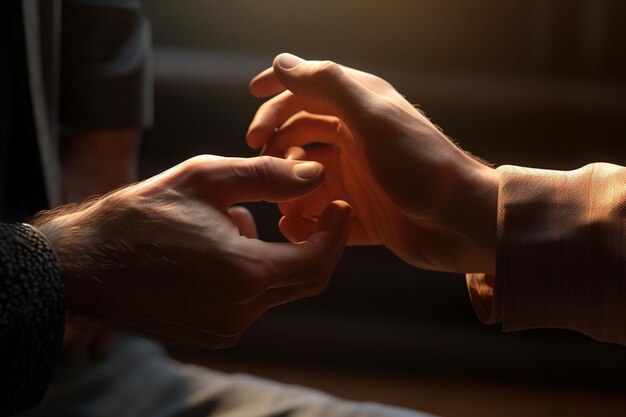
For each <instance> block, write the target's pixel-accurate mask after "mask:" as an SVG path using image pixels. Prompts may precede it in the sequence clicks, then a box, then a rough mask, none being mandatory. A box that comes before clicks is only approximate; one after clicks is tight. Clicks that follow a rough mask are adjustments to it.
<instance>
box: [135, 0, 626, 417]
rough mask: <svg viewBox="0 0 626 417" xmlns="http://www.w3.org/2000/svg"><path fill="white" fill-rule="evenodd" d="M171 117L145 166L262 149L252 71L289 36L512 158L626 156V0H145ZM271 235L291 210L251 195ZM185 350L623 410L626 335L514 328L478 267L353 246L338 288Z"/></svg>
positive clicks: (274, 367) (307, 378) (540, 402)
mask: <svg viewBox="0 0 626 417" xmlns="http://www.w3.org/2000/svg"><path fill="white" fill-rule="evenodd" d="M144 6H145V12H146V14H147V15H148V16H149V18H150V19H151V22H152V29H153V37H154V43H155V53H154V71H155V77H156V85H155V124H154V127H153V128H152V129H151V130H150V131H149V132H148V133H147V134H146V136H145V138H144V143H143V149H142V161H141V175H142V176H143V177H147V176H150V175H152V174H155V173H157V172H159V171H161V170H163V169H165V168H167V167H169V166H171V165H173V164H175V163H178V162H180V161H182V160H184V159H185V158H187V157H190V156H193V155H196V154H200V153H210V154H219V155H236V156H252V155H254V154H255V153H254V152H253V151H251V150H250V149H248V148H247V147H246V145H245V132H246V130H247V126H248V124H249V122H250V121H251V119H252V117H253V115H254V112H255V110H256V108H257V107H258V106H259V105H260V104H261V102H262V101H260V100H258V99H255V98H253V97H251V96H250V95H249V93H248V90H247V85H248V81H249V79H250V78H251V77H252V76H253V75H255V74H256V73H257V72H259V71H261V70H262V69H264V68H266V67H267V66H269V65H270V64H271V62H272V59H273V57H274V56H275V55H276V54H278V53H280V52H284V51H289V52H292V53H294V54H296V55H300V56H302V57H305V58H310V59H332V60H335V61H337V62H340V63H343V64H346V65H349V66H353V67H357V68H359V69H362V70H365V71H368V72H372V73H375V74H377V75H380V76H382V77H383V78H385V79H387V80H388V81H390V82H391V83H392V84H393V85H394V86H395V87H396V88H397V89H398V90H399V91H400V92H401V93H403V94H404V95H406V96H407V98H408V99H409V100H410V101H411V102H412V103H416V104H419V105H420V106H421V108H422V109H423V110H425V112H426V113H427V115H428V116H429V117H431V118H432V120H433V121H434V122H435V123H436V124H438V125H439V126H441V127H442V128H443V129H444V131H445V132H446V133H447V134H448V135H449V136H451V137H453V138H454V139H455V140H456V141H457V142H459V143H460V144H461V145H462V146H463V147H464V148H465V149H467V150H470V151H471V152H472V153H474V154H477V155H479V156H481V157H483V158H485V159H487V160H489V161H490V162H493V163H495V164H496V165H501V164H516V165H524V166H532V167H542V168H554V169H574V168H577V167H580V166H582V165H584V164H586V163H589V162H596V161H605V162H613V163H617V164H621V165H626V54H625V53H624V51H626V25H624V21H625V18H626V2H622V1H618V0H507V1H492V0H474V1H471V2H469V1H464V0H389V1H385V2H383V1H378V0H334V1H330V0H328V1H326V0H317V1H299V0H265V1H263V2H259V1H252V0H229V1H202V2H200V1H192V0H178V1H176V2H173V1H168V0H144ZM250 208H251V210H252V211H253V212H254V214H255V216H256V217H257V221H258V223H259V229H260V233H261V237H262V238H264V239H266V240H272V241H277V240H281V239H282V238H281V236H280V234H279V232H278V229H277V220H278V218H279V214H278V211H277V210H276V209H275V207H273V206H271V205H269V204H255V205H252V206H250ZM172 353H173V354H174V355H175V356H177V357H179V358H182V359H183V360H187V361H192V362H197V363H202V364H206V365H209V366H212V367H214V368H218V369H223V370H227V371H237V372H251V373H256V374H260V375H263V376H269V377H272V378H276V379H279V380H283V381H286V382H292V383H299V384H303V385H309V386H315V387H318V388H321V389H324V390H327V391H330V392H332V393H335V394H337V395H340V396H343V397H347V398H353V399H359V400H374V401H382V402H387V403H393V404H398V405H403V406H408V407H412V408H418V409H422V410H426V411H430V412H434V413H439V414H441V415H445V416H452V415H459V416H474V415H476V416H478V415H485V414H486V413H492V414H495V415H508V416H516V415H520V416H521V415H529V414H530V413H533V415H535V416H544V415H545V416H549V415H561V414H563V415H564V414H565V413H567V414H568V415H570V416H576V415H588V414H589V413H590V412H593V413H595V414H596V415H600V414H602V415H623V413H624V411H625V410H626V395H625V394H626V378H625V376H626V348H624V347H621V346H615V345H608V344H601V343H598V342H594V341H593V340H590V339H588V338H586V337H584V336H582V335H579V334H575V333H573V332H569V331H559V330H537V331H526V332H518V333H502V332H501V331H500V329H499V326H491V327H489V326H484V325H482V324H481V323H480V322H479V321H478V319H477V318H476V316H475V314H474V312H473V310H472V307H471V304H470V301H469V298H468V295H467V289H466V286H465V281H464V278H463V277H462V276H459V275H452V274H442V273H433V272H427V271H420V270H417V269H414V268H411V267H409V266H406V265H404V264H403V263H402V262H401V261H400V260H398V259H397V258H395V257H394V256H393V255H392V254H390V253H389V252H387V251H386V250H384V249H381V248H373V247H367V248H350V249H348V250H347V251H346V254H345V256H344V258H343V260H342V261H341V263H340V265H339V267H338V268H337V270H336V272H335V274H334V277H333V280H332V283H331V285H330V287H329V288H328V291H327V292H326V293H325V294H323V295H321V296H319V297H316V298H314V299H311V300H306V301H303V302H300V303H297V304H293V305H289V306H285V307H282V308H278V309H275V310H273V311H271V312H270V313H268V314H267V315H266V316H265V317H263V318H262V319H261V320H260V321H259V322H258V323H257V324H255V325H254V326H253V327H252V328H251V329H250V330H249V331H248V333H246V334H245V336H244V337H243V339H242V340H241V343H240V344H239V345H238V346H237V347H235V348H233V349H230V350H228V351H224V352H212V353H206V352H203V353H199V352H188V351H187V352H182V351H178V352H172Z"/></svg>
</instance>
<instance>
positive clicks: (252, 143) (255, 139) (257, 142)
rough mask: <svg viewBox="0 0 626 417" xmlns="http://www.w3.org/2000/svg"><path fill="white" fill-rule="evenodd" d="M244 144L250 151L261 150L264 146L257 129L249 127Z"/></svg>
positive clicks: (260, 133)
mask: <svg viewBox="0 0 626 417" xmlns="http://www.w3.org/2000/svg"><path fill="white" fill-rule="evenodd" d="M246 143H247V144H248V146H249V147H251V148H252V149H261V148H262V147H263V145H265V143H264V141H263V137H262V132H260V131H259V129H258V128H256V127H253V126H251V127H250V129H249V130H248V133H246Z"/></svg>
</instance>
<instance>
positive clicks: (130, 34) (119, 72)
mask: <svg viewBox="0 0 626 417" xmlns="http://www.w3.org/2000/svg"><path fill="white" fill-rule="evenodd" d="M61 27H62V29H61V69H60V78H61V89H60V99H61V107H60V116H61V125H62V128H64V129H72V128H79V129H128V128H134V129H142V128H146V127H149V126H150V125H151V124H152V94H153V93H152V68H151V53H152V51H151V31H150V24H149V22H148V20H147V19H146V17H145V16H144V14H143V12H142V9H141V5H140V2H139V0H64V1H63V9H62V25H61Z"/></svg>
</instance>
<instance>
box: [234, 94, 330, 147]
mask: <svg viewBox="0 0 626 417" xmlns="http://www.w3.org/2000/svg"><path fill="white" fill-rule="evenodd" d="M301 111H306V112H309V113H313V114H326V115H333V114H334V113H333V111H332V109H330V108H329V107H328V106H327V105H326V104H325V103H324V102H320V101H312V100H307V99H303V98H302V97H298V96H295V95H294V94H292V93H291V92H289V91H283V92H282V93H280V94H279V95H277V96H276V97H272V98H271V99H269V100H268V101H266V102H265V103H263V104H262V105H261V106H260V107H259V108H258V110H257V111H256V114H255V115H254V118H253V119H252V122H251V123H250V127H249V128H248V133H247V134H246V141H247V142H248V145H249V146H250V147H252V148H254V149H257V148H260V147H262V146H263V145H264V144H265V142H267V140H268V139H269V138H270V137H271V136H272V134H273V133H274V130H275V129H276V128H278V127H280V126H281V125H282V124H283V123H285V122H286V121H287V120H289V118H290V117H291V116H293V115H294V114H296V113H299V112H301Z"/></svg>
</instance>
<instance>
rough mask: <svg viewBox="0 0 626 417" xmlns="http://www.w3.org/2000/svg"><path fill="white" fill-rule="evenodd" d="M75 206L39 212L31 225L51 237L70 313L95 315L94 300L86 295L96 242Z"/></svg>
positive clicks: (51, 244) (49, 240)
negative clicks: (93, 311) (73, 211)
mask: <svg viewBox="0 0 626 417" xmlns="http://www.w3.org/2000/svg"><path fill="white" fill-rule="evenodd" d="M72 210H74V208H73V207H72V206H62V207H60V208H57V209H55V210H53V211H49V212H43V213H41V214H39V215H38V216H37V217H36V218H35V219H33V221H32V222H31V225H32V226H34V227H36V228H37V230H39V232H40V233H41V234H42V235H43V236H44V237H45V238H46V239H47V240H48V242H49V244H50V246H51V247H52V250H53V251H54V253H55V255H56V257H57V260H58V262H59V266H60V268H61V273H62V275H63V283H64V287H65V298H66V305H67V310H68V314H69V315H70V316H88V315H92V310H93V308H92V307H93V301H94V300H92V299H91V297H88V296H87V294H88V293H89V292H90V291H89V289H88V285H87V283H88V281H89V279H90V277H89V273H88V272H87V271H86V269H87V267H88V264H89V263H90V262H92V263H93V262H94V259H93V256H91V255H90V252H91V250H92V248H93V246H94V245H96V243H95V242H93V239H92V238H91V237H90V236H92V235H93V233H91V232H90V229H89V227H88V226H86V225H83V224H81V223H82V222H81V221H79V217H80V213H72V212H71V211H72Z"/></svg>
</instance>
